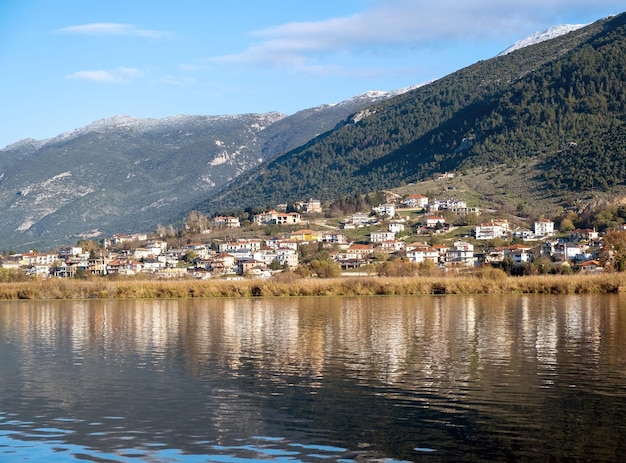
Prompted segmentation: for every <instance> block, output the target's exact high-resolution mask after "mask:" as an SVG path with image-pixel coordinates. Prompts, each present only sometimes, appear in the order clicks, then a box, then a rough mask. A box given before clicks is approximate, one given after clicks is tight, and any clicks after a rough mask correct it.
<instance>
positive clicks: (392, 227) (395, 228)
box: [389, 222, 404, 233]
mask: <svg viewBox="0 0 626 463" xmlns="http://www.w3.org/2000/svg"><path fill="white" fill-rule="evenodd" d="M389 231H390V232H392V233H400V232H403V231H404V224H403V223H402V222H391V223H390V224H389Z"/></svg>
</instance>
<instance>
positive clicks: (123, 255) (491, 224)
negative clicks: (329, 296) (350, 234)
mask: <svg viewBox="0 0 626 463" xmlns="http://www.w3.org/2000/svg"><path fill="white" fill-rule="evenodd" d="M401 205H402V206H404V208H405V209H406V208H420V209H423V210H424V212H425V213H424V215H423V216H421V220H419V223H417V224H414V223H410V222H409V221H408V220H407V218H406V217H405V218H401V217H399V216H398V211H397V209H396V205H395V204H394V203H388V204H381V205H379V206H377V207H374V208H373V209H372V212H371V213H370V214H365V213H358V214H353V215H351V216H350V217H347V218H346V219H345V220H344V221H343V222H341V225H340V227H339V229H331V228H328V230H326V231H323V232H322V231H316V230H311V229H308V228H302V229H298V230H295V231H292V232H291V233H285V234H284V235H282V236H280V237H274V238H269V239H259V238H246V239H244V238H232V239H230V240H223V241H219V242H215V241H214V242H213V243H189V244H185V245H182V246H178V247H176V248H171V247H169V246H168V244H167V243H166V242H165V241H163V240H160V239H150V237H149V236H148V235H147V234H134V235H114V236H112V237H110V238H108V239H105V240H103V241H102V248H98V249H97V250H92V251H85V250H83V249H82V248H81V247H79V246H64V247H62V248H61V249H59V250H58V252H53V253H38V252H28V253H21V254H12V255H9V256H5V257H3V258H2V261H1V266H2V267H3V268H15V269H18V268H19V269H22V270H24V271H25V272H26V273H28V274H30V275H38V276H42V277H44V276H45V277H48V276H52V277H74V276H77V275H79V274H93V275H136V274H139V273H150V274H153V275H155V276H158V277H162V278H171V277H182V276H186V275H193V276H194V277H196V278H207V277H211V276H224V275H250V276H257V277H262V278H265V277H269V276H270V275H271V274H272V273H273V272H277V271H281V270H284V269H294V268H296V267H298V266H299V265H300V263H301V262H300V255H301V253H300V250H301V248H300V247H301V246H307V245H311V244H316V245H317V246H322V247H325V248H327V249H328V250H329V254H330V256H331V258H332V259H333V260H334V261H336V262H337V263H339V264H340V265H341V267H342V269H344V270H349V269H358V268H360V267H362V266H364V265H367V264H370V263H372V262H373V261H375V260H380V257H381V255H385V254H395V255H397V256H400V257H402V258H404V259H406V260H408V261H410V262H415V263H424V262H432V263H433V264H434V265H436V266H438V267H440V268H442V269H446V270H447V269H455V268H456V269H459V268H472V267H475V266H476V265H479V264H483V263H484V264H492V265H500V264H502V263H503V262H505V261H507V262H509V263H511V264H512V265H523V264H524V263H530V262H532V261H533V260H534V259H536V258H537V257H540V256H542V257H548V258H549V259H550V260H551V261H552V262H554V263H555V265H558V264H566V265H574V266H576V267H578V268H579V269H580V270H581V271H602V268H601V266H600V255H601V253H602V239H601V237H600V236H599V235H598V233H597V232H595V231H594V230H576V231H574V232H572V233H570V235H569V236H568V237H562V236H561V237H560V238H559V239H556V238H554V234H555V231H554V222H552V221H550V220H539V221H537V222H535V223H534V229H533V230H526V229H513V228H512V227H511V226H510V224H509V222H508V221H506V220H490V221H487V222H483V223H479V224H477V225H476V226H475V227H474V230H473V236H471V237H470V236H467V237H466V238H463V239H458V240H456V241H455V242H453V243H451V244H448V245H444V244H433V245H429V244H427V243H426V242H422V241H421V240H419V238H418V240H417V241H416V242H415V237H416V236H417V237H419V235H420V234H423V233H428V234H430V235H434V234H436V233H443V232H445V231H448V230H450V229H451V228H452V226H451V225H450V224H449V223H447V222H446V219H445V218H444V217H443V216H441V215H439V214H440V212H441V211H450V212H453V213H457V214H467V213H475V214H477V215H478V214H479V212H480V211H479V210H478V209H477V208H468V207H467V205H466V204H465V203H464V202H463V201H458V200H442V201H434V202H433V203H429V201H428V198H427V197H425V196H421V195H412V196H409V197H407V198H404V199H403V200H402V201H401ZM298 207H299V210H300V211H301V212H278V211H276V210H270V211H265V212H263V213H260V214H257V215H255V216H254V220H253V221H254V223H256V224H265V225H267V224H271V225H298V224H300V223H301V222H302V215H303V214H310V213H319V212H321V205H320V203H319V201H316V200H313V199H311V200H309V201H306V202H302V203H299V206H298ZM211 225H212V227H214V228H216V229H219V228H225V229H237V228H240V227H241V224H240V222H239V219H238V218H236V217H229V216H218V217H214V218H213V219H211ZM362 227H371V231H370V232H369V233H367V234H366V236H367V237H368V239H367V240H365V241H363V240H361V241H360V242H351V241H350V240H349V239H348V238H347V237H346V235H345V231H342V229H343V230H350V229H355V228H362ZM290 228H291V229H293V228H297V227H290ZM232 234H233V235H236V232H235V231H234V230H233V233H232ZM512 237H517V238H520V239H518V240H516V241H517V243H518V244H513V245H507V246H491V247H487V246H480V242H484V241H486V240H497V239H506V240H508V239H510V238H512ZM407 238H411V239H407ZM470 238H471V239H470ZM412 241H413V242H412ZM472 243H475V244H472ZM475 245H476V246H477V248H478V249H477V250H475Z"/></svg>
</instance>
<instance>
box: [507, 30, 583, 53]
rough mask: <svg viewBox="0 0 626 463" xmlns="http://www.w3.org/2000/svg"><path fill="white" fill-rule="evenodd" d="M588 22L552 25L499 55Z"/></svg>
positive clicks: (565, 32)
mask: <svg viewBox="0 0 626 463" xmlns="http://www.w3.org/2000/svg"><path fill="white" fill-rule="evenodd" d="M586 25H587V24H561V25H558V26H552V27H550V28H548V29H546V30H545V31H541V32H535V33H534V34H531V35H529V36H528V37H526V38H523V39H522V40H518V41H517V42H515V43H514V44H513V45H511V46H510V47H509V48H507V49H506V50H503V51H501V52H500V53H498V56H504V55H508V54H509V53H511V52H513V51H515V50H519V49H520V48H524V47H529V46H531V45H535V44H537V43H541V42H545V41H546V40H552V39H555V38H557V37H560V36H561V35H565V34H569V33H570V32H573V31H575V30H578V29H580V28H581V27H585V26H586Z"/></svg>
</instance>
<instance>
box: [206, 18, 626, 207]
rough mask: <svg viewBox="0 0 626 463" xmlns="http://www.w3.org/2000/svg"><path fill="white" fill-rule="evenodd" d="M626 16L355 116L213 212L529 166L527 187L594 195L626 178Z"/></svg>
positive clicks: (226, 197) (217, 203)
mask: <svg viewBox="0 0 626 463" xmlns="http://www.w3.org/2000/svg"><path fill="white" fill-rule="evenodd" d="M625 22H626V15H625V14H622V15H619V16H614V17H611V18H607V19H604V20H601V21H598V22H596V23H594V24H592V25H589V26H587V27H584V28H581V29H578V30H576V31H573V32H571V33H569V34H567V35H564V36H561V37H558V38H555V39H552V40H549V41H546V42H542V43H539V44H536V45H533V46H530V47H526V48H523V49H520V50H517V51H515V52H512V53H509V54H507V55H504V56H499V57H496V58H493V59H490V60H487V61H482V62H479V63H476V64H474V65H472V66H469V67H467V68H464V69H462V70H460V71H458V72H455V73H453V74H451V75H449V76H447V77H445V78H442V79H440V80H438V81H435V82H433V83H431V84H429V85H427V86H424V87H421V88H419V89H416V90H413V91H411V92H408V93H406V94H403V95H400V96H398V97H395V98H392V99H389V100H386V101H384V102H382V103H379V104H377V105H375V106H372V107H370V108H367V109H366V110H363V111H361V112H358V113H356V114H354V115H353V116H352V117H351V118H350V119H349V120H348V121H347V122H346V123H345V124H344V125H343V126H341V127H339V128H337V129H335V130H332V131H329V132H327V133H325V134H323V135H321V136H319V137H318V138H317V139H315V140H313V141H311V142H309V143H308V144H306V145H304V146H302V147H300V148H297V149H295V150H293V151H291V152H288V153H286V154H284V155H282V156H280V157H278V158H275V159H273V160H271V161H270V162H268V163H265V164H263V165H261V166H260V167H258V168H256V169H255V170H254V171H253V174H252V175H246V178H245V179H244V178H240V179H238V180H236V181H234V182H233V183H232V184H230V185H229V186H228V187H226V188H225V189H223V190H222V191H221V192H220V193H219V194H217V195H215V196H213V197H211V198H210V199H209V200H207V201H206V202H204V203H203V204H202V205H201V209H203V210H207V211H215V210H224V209H229V208H230V209H232V208H237V207H238V208H241V207H245V206H251V205H259V204H276V203H281V202H290V201H294V200H298V199H301V198H307V197H310V196H315V197H319V198H320V199H332V198H337V197H341V196H347V195H353V194H357V193H365V192H368V191H376V190H380V189H387V188H392V187H395V186H398V185H400V184H402V183H404V182H414V181H418V180H421V179H425V178H428V177H429V176H431V175H432V174H433V173H436V172H445V171H453V170H454V171H458V170H466V169H471V168H473V167H477V166H493V165H496V164H501V163H507V164H509V165H518V164H519V165H521V164H523V163H524V162H525V161H533V162H535V163H539V165H541V167H542V169H543V172H544V173H543V174H542V175H540V176H538V177H536V178H534V179H533V182H534V184H532V185H528V188H553V189H554V190H555V200H556V199H558V198H557V197H558V193H559V189H568V190H569V191H570V192H571V191H585V190H586V189H589V188H605V189H608V188H611V187H613V186H616V185H619V184H622V183H624V181H625V180H626V156H624V154H625V153H624V143H623V142H624V127H623V123H624V118H625V116H626V75H625V73H626V71H625V68H626V32H625V30H626V26H625Z"/></svg>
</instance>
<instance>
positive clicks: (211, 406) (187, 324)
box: [0, 294, 626, 463]
mask: <svg viewBox="0 0 626 463" xmlns="http://www.w3.org/2000/svg"><path fill="white" fill-rule="evenodd" d="M625 459H626V295H623V294H614V295H589V296H586V295H582V296H581V295H572V296H562V295H559V296H543V295H532V296H522V295H517V296H472V297H468V296H459V297H457V296H444V297H432V296H425V297H354V298H352V297H350V298H335V297H325V298H276V299H269V298H268V299H262V298H261V299H211V300H180V301H179V300H145V301H54V302H48V301H36V302H28V301H24V302H0V461H2V462H4V461H7V462H18V461H19V462H50V461H55V462H78V461H81V462H84V461H92V462H125V463H128V462H144V461H145V462H151V463H177V462H184V463H192V462H193V463H195V462H232V463H242V462H252V461H268V462H269V461H271V462H320V461H339V462H354V461H358V462H365V461H379V462H381V461H382V462H400V461H425V462H439V461H455V462H480V461H541V462H557V461H559V462H560V461H607V462H611V461H624V460H625Z"/></svg>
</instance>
